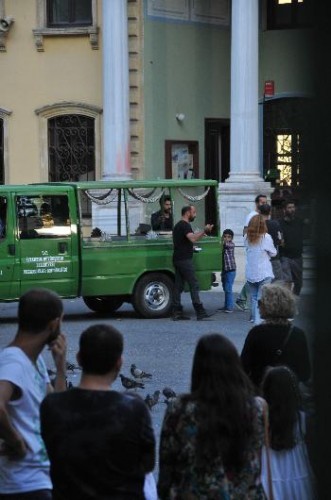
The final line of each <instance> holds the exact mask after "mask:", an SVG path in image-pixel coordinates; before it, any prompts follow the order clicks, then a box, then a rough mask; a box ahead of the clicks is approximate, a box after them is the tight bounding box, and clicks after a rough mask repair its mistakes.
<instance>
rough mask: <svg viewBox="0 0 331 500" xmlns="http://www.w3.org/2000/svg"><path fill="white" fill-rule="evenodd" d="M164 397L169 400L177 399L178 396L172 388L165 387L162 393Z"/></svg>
mask: <svg viewBox="0 0 331 500" xmlns="http://www.w3.org/2000/svg"><path fill="white" fill-rule="evenodd" d="M162 394H163V396H165V397H166V398H167V399H169V398H175V397H176V396H177V394H176V393H175V391H173V390H172V389H171V388H170V387H165V388H164V389H163V391H162Z"/></svg>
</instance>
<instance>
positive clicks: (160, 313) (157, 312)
mask: <svg viewBox="0 0 331 500" xmlns="http://www.w3.org/2000/svg"><path fill="white" fill-rule="evenodd" d="M173 288H174V283H173V281H172V279H171V278H169V276H167V275H166V274H161V273H151V274H146V275H145V276H143V277H142V278H141V279H140V280H139V281H138V283H137V285H136V287H135V290H134V292H133V298H132V303H133V307H134V308H135V310H136V311H137V312H138V313H139V314H141V315H142V316H143V317H144V318H163V317H165V316H169V314H170V311H171V306H172V296H173Z"/></svg>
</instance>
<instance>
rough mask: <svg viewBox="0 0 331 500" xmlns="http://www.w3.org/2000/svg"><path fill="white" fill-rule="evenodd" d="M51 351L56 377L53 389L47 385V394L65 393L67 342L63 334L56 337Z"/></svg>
mask: <svg viewBox="0 0 331 500" xmlns="http://www.w3.org/2000/svg"><path fill="white" fill-rule="evenodd" d="M50 349H51V351H52V356H53V359H54V363H55V366H56V376H55V382H54V388H53V386H52V385H51V384H48V387H47V392H48V393H50V392H53V391H55V392H60V391H65V390H66V388H67V383H66V353H67V341H66V338H65V336H64V335H63V333H60V334H59V335H58V337H57V338H56V339H55V340H54V341H53V342H52V344H51V345H50Z"/></svg>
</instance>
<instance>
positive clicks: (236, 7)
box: [229, 0, 262, 182]
mask: <svg viewBox="0 0 331 500" xmlns="http://www.w3.org/2000/svg"><path fill="white" fill-rule="evenodd" d="M258 18H259V14H258V0H249V1H247V0H233V2H232V25H231V142H230V178H229V182H238V181H239V182H245V181H251V180H254V181H261V180H262V179H261V177H260V173H259V142H258V132H259V127H258V97H259V96H258V50H259V47H258V35H259V32H258Z"/></svg>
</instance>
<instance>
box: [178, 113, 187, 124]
mask: <svg viewBox="0 0 331 500" xmlns="http://www.w3.org/2000/svg"><path fill="white" fill-rule="evenodd" d="M184 119H185V115H184V113H177V115H176V120H177V121H179V122H182V121H183V120H184Z"/></svg>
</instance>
